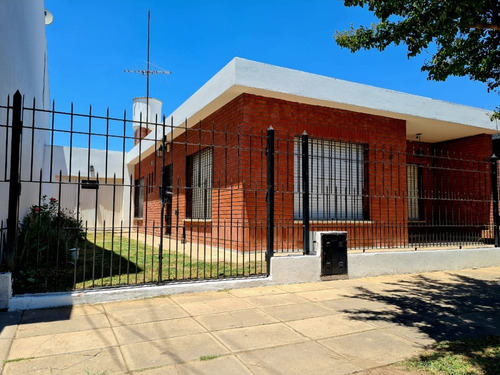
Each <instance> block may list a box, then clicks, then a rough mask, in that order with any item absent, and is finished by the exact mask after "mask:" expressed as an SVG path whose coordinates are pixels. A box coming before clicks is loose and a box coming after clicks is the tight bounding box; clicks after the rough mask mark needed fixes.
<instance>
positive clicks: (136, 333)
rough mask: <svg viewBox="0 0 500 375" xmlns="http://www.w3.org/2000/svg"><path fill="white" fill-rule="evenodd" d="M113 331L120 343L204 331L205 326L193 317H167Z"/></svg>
mask: <svg viewBox="0 0 500 375" xmlns="http://www.w3.org/2000/svg"><path fill="white" fill-rule="evenodd" d="M113 331H114V332H115V335H116V339H117V340H118V343H119V344H120V345H127V344H132V343H136V342H143V341H152V340H160V339H168V338H170V337H177V336H187V335H193V334H196V333H204V332H206V330H205V328H203V327H202V326H201V325H200V324H199V323H197V322H196V321H195V320H194V319H193V318H179V319H168V320H163V321H156V322H148V323H139V324H130V325H126V326H119V327H114V328H113Z"/></svg>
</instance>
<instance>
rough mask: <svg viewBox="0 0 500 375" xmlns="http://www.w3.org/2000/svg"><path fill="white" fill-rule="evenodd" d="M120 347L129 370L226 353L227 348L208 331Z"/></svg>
mask: <svg viewBox="0 0 500 375" xmlns="http://www.w3.org/2000/svg"><path fill="white" fill-rule="evenodd" d="M121 348H122V352H123V355H124V357H125V361H126V362H127V364H128V366H129V368H130V369H131V370H139V369H147V368H151V367H157V366H163V365H170V364H175V363H183V362H189V361H194V360H198V359H200V357H202V356H207V355H221V354H226V353H228V351H227V349H226V348H224V347H223V346H222V345H221V344H220V343H219V342H218V341H217V340H215V339H214V338H213V337H212V336H211V335H210V334H208V333H202V334H198V335H190V336H181V337H174V338H170V339H163V340H156V341H148V342H141V343H136V344H130V345H123V346H122V347H121Z"/></svg>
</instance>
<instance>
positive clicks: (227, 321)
mask: <svg viewBox="0 0 500 375" xmlns="http://www.w3.org/2000/svg"><path fill="white" fill-rule="evenodd" d="M195 319H196V320H197V321H198V322H200V323H201V324H202V325H203V326H205V327H206V328H207V329H208V330H209V331H219V330H222V329H230V328H242V327H251V326H256V325H261V324H268V323H277V322H278V320H277V319H275V318H273V317H272V316H270V315H268V314H266V313H265V312H263V311H261V310H258V309H252V310H240V311H229V312H225V313H219V314H211V315H199V316H196V317H195Z"/></svg>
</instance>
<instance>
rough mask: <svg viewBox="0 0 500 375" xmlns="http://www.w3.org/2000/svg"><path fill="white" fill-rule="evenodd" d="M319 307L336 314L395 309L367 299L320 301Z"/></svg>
mask: <svg viewBox="0 0 500 375" xmlns="http://www.w3.org/2000/svg"><path fill="white" fill-rule="evenodd" d="M320 306H323V307H326V308H328V309H332V310H335V311H338V312H344V313H348V312H352V313H355V314H357V313H359V312H362V311H371V312H373V311H387V310H392V309H396V307H395V306H393V305H391V304H388V303H385V302H382V301H373V300H370V299H368V298H356V297H351V298H338V299H334V300H329V301H322V302H321V303H320Z"/></svg>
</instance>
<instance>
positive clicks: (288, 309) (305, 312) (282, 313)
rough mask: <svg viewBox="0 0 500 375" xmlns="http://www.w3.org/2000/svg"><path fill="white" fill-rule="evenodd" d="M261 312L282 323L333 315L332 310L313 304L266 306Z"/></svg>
mask: <svg viewBox="0 0 500 375" xmlns="http://www.w3.org/2000/svg"><path fill="white" fill-rule="evenodd" d="M262 310H264V311H265V312H267V313H268V314H270V315H272V316H274V317H275V318H278V319H279V320H281V321H283V322H287V321H291V320H300V319H307V318H316V317H318V316H326V315H332V314H334V312H333V311H332V310H329V309H326V308H324V307H322V306H320V305H318V304H316V303H313V302H307V303H299V304H295V305H280V306H268V307H263V308H262Z"/></svg>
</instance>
